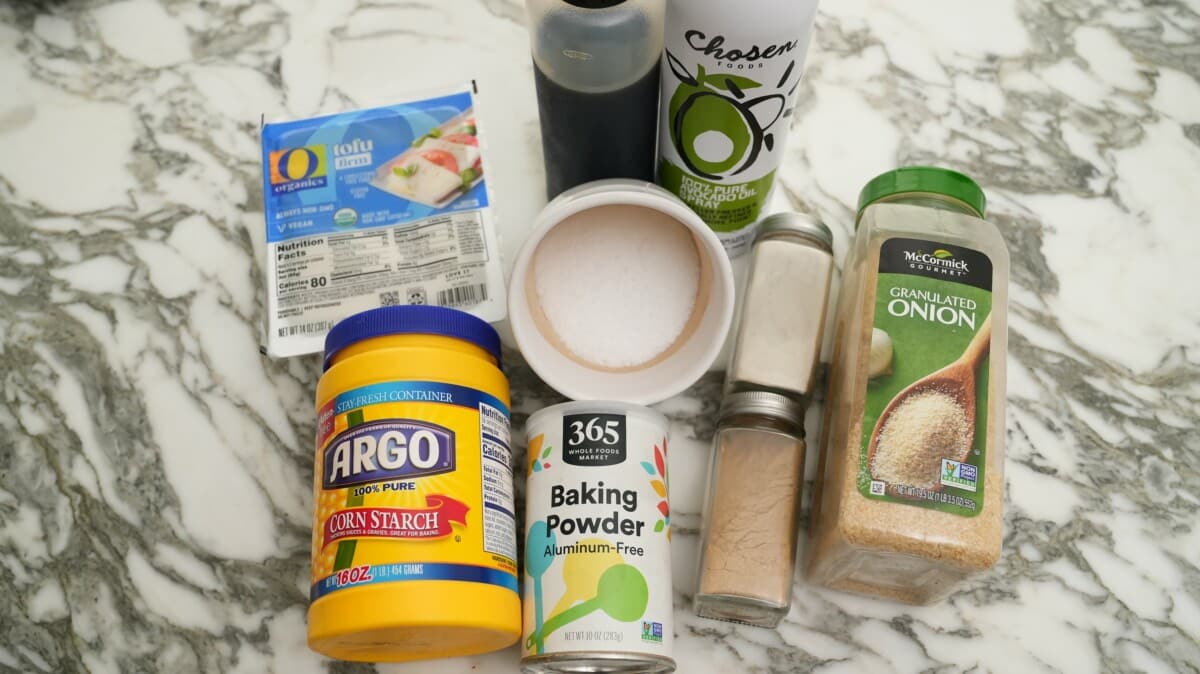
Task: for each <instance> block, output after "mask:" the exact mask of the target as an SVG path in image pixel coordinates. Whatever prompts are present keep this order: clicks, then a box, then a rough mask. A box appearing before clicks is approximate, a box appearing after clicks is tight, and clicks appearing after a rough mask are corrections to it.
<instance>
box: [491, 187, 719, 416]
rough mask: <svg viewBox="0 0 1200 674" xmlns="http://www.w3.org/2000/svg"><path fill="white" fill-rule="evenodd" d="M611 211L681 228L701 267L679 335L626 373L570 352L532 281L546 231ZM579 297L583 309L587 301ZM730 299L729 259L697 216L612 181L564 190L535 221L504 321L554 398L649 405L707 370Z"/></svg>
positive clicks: (650, 191) (650, 192)
mask: <svg viewBox="0 0 1200 674" xmlns="http://www.w3.org/2000/svg"><path fill="white" fill-rule="evenodd" d="M615 205H620V206H634V207H639V208H645V209H649V210H652V211H658V212H659V213H662V214H666V215H668V216H670V218H671V219H672V220H674V221H677V222H678V223H679V224H681V225H683V226H684V227H685V228H686V229H687V230H688V232H689V233H690V234H691V236H692V241H693V242H694V243H695V246H696V253H697V257H698V260H699V264H700V271H699V286H698V292H697V294H696V297H695V304H694V306H693V309H692V314H691V316H690V317H689V318H688V320H687V322H686V325H685V326H684V328H683V330H682V332H681V333H680V335H679V336H678V337H677V338H676V340H675V342H674V343H673V344H672V345H671V346H670V347H669V348H667V349H666V350H665V351H664V352H662V353H661V354H659V355H658V356H655V357H654V358H652V359H651V360H649V361H647V362H645V363H643V364H640V365H633V366H629V367H606V366H603V365H597V364H595V363H589V362H587V361H585V360H583V359H582V358H580V357H578V356H577V355H575V354H574V353H572V352H571V350H570V349H569V348H567V346H566V345H565V344H564V343H563V341H562V339H561V338H559V337H558V335H557V333H556V332H555V330H554V328H553V326H552V325H551V324H550V321H549V319H548V318H547V317H546V314H545V312H544V311H542V309H541V306H540V301H539V299H538V292H537V288H536V282H535V278H534V260H535V259H536V253H537V250H538V246H539V245H540V244H541V242H542V240H543V239H544V238H545V237H546V235H547V233H548V232H550V230H551V229H553V228H554V227H556V226H557V225H558V224H559V223H561V222H563V221H564V220H566V219H567V218H569V217H571V216H573V215H575V214H577V213H581V212H583V211H586V210H589V209H593V208H599V207H602V206H615ZM655 216H656V218H657V219H659V220H660V221H661V218H658V216H657V214H655ZM597 226H603V225H597ZM650 226H653V225H650ZM648 271H650V273H652V270H648ZM581 298H582V299H581V301H582V302H583V303H586V301H587V295H586V294H582V295H581ZM734 299H735V294H734V281H733V271H732V268H731V266H730V263H729V258H728V256H727V255H726V253H725V249H724V248H723V247H722V246H721V242H720V240H718V239H717V236H716V234H714V233H713V231H712V230H711V229H709V227H708V225H706V224H705V223H704V221H703V220H701V219H700V217H699V216H698V215H696V214H695V213H694V212H692V210H691V209H689V208H688V207H687V206H686V205H685V204H684V203H683V202H682V201H680V200H679V199H677V198H676V197H675V196H674V195H672V194H671V193H670V192H667V191H666V190H664V189H662V188H661V187H658V186H657V185H654V184H653V183H647V182H642V181H638V180H626V179H611V180H598V181H595V182H591V183H587V184H584V185H580V186H578V187H575V188H572V189H570V190H567V191H566V192H563V193H562V194H560V195H559V196H558V197H557V198H555V199H554V200H553V201H551V202H550V203H549V204H547V206H546V208H545V209H543V210H542V212H541V213H540V214H538V217H537V219H536V220H535V221H534V225H533V231H532V232H531V233H530V235H529V238H528V240H526V242H525V245H524V246H523V247H522V248H521V252H520V254H519V255H518V256H517V260H516V264H515V265H514V266H513V275H512V282H511V283H510V285H509V293H508V306H509V308H508V314H509V321H510V325H511V326H512V331H513V336H514V338H515V339H516V342H517V346H518V347H519V348H520V349H521V353H522V355H523V356H524V357H525V360H526V362H528V363H529V366H530V367H531V368H533V370H534V372H536V373H537V374H538V376H539V377H541V378H542V380H544V381H545V382H546V383H547V384H549V385H550V386H552V387H553V388H554V389H555V390H557V391H558V392H559V393H561V394H563V395H564V396H567V397H568V398H572V399H575V400H619V401H625V402H630V403H637V404H641V405H649V404H653V403H656V402H661V401H663V400H666V399H667V398H670V397H671V396H674V395H677V394H679V393H681V392H682V391H684V390H685V389H687V388H688V387H689V386H691V385H692V384H694V383H696V381H697V380H699V379H700V377H701V376H703V375H704V373H705V372H707V371H708V368H709V367H710V366H711V365H712V363H713V361H714V360H715V359H716V357H717V355H718V354H719V353H720V352H721V347H722V346H723V344H724V342H725V337H726V335H727V333H728V332H729V324H730V321H731V320H732V319H733V306H734Z"/></svg>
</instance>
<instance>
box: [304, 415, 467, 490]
mask: <svg viewBox="0 0 1200 674" xmlns="http://www.w3.org/2000/svg"><path fill="white" fill-rule="evenodd" d="M454 454H455V453H454V431H452V430H450V429H448V428H443V427H441V426H438V425H435V424H430V423H426V422H423V421H413V420H410V419H390V420H387V421H373V422H370V423H366V424H362V425H361V426H355V427H354V428H351V429H348V430H346V431H344V432H342V433H341V434H340V435H338V436H337V437H335V438H334V439H333V440H332V441H331V442H330V443H329V446H328V447H327V448H326V449H325V456H324V473H323V474H324V475H325V480H324V485H323V486H324V488H325V489H342V488H344V487H349V486H351V485H358V484H369V483H372V482H386V481H390V480H401V479H410V478H415V477H422V476H426V475H437V474H439V473H448V472H451V471H453V470H454V466H455V456H454Z"/></svg>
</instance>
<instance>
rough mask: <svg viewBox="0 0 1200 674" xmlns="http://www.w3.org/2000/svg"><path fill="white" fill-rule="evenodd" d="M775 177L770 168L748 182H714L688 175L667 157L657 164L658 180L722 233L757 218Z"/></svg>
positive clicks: (752, 222) (746, 224)
mask: <svg viewBox="0 0 1200 674" xmlns="http://www.w3.org/2000/svg"><path fill="white" fill-rule="evenodd" d="M774 179H775V171H771V172H769V173H767V175H765V176H763V177H761V178H758V179H757V180H751V181H750V182H745V183H716V182H711V181H708V180H704V179H703V178H697V177H695V176H692V175H689V174H688V173H687V172H686V171H684V170H683V169H681V168H679V167H678V166H676V165H674V164H672V163H671V162H670V161H668V160H666V159H663V160H662V161H661V162H660V163H659V167H658V181H659V183H660V184H661V185H662V186H663V187H665V188H667V189H668V190H670V191H671V192H672V193H674V194H675V195H676V196H678V197H679V198H680V199H682V200H683V202H684V203H685V204H687V205H688V206H689V207H691V209H692V210H693V211H695V212H696V213H697V214H698V215H699V216H700V217H701V218H702V219H703V220H704V221H705V222H706V223H708V226H709V227H712V228H713V230H715V231H717V232H722V233H728V232H736V231H737V230H739V229H742V228H743V227H747V226H749V225H752V224H754V222H755V221H756V220H758V214H759V213H761V212H762V209H763V206H764V205H765V203H766V200H767V194H768V192H770V190H771V182H772V181H773V180H774Z"/></svg>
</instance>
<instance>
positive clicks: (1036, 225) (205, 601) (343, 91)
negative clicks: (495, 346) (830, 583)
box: [0, 0, 1200, 674]
mask: <svg viewBox="0 0 1200 674" xmlns="http://www.w3.org/2000/svg"><path fill="white" fill-rule="evenodd" d="M523 23H524V18H523V9H522V5H521V3H520V2H517V1H515V0H441V1H438V2H433V1H429V0H425V1H419V2H404V3H384V2H373V1H362V0H360V1H356V2H342V1H340V0H272V1H268V0H257V1H256V0H221V1H220V2H195V1H193V0H164V1H163V2H161V3H160V2H153V1H151V0H122V1H119V2H104V1H94V2H82V1H76V0H39V1H33V2H16V3H4V4H3V5H0V91H2V92H3V93H2V94H0V256H2V258H3V260H4V264H3V265H0V438H3V439H2V440H0V598H3V600H4V601H0V671H5V672H7V671H13V672H39V671H43V672H73V671H85V670H87V671H95V672H143V671H170V672H193V671H195V672H222V673H234V672H264V671H274V672H288V673H289V674H290V673H302V672H327V671H336V672H367V671H373V670H374V671H380V672H424V671H441V672H497V673H499V672H515V671H517V658H518V655H517V652H516V650H515V649H509V650H506V651H502V652H499V653H494V654H489V655H486V656H480V657H473V658H461V659H456V660H450V661H443V662H438V663H412V664H408V665H379V666H371V665H355V664H348V663H334V662H330V661H327V660H323V659H321V658H319V657H318V656H316V655H315V654H313V653H311V652H309V651H308V650H307V648H306V647H305V645H304V611H305V603H306V596H307V582H308V581H307V576H308V550H309V547H308V537H309V527H310V517H311V512H310V508H311V495H310V484H311V483H310V480H311V470H312V467H311V454H310V447H309V444H310V442H311V440H310V439H311V437H312V432H313V419H312V416H313V415H312V410H311V396H312V391H313V387H314V385H315V381H316V378H317V376H318V364H317V361H316V359H315V358H312V357H309V358H299V359H293V360H289V361H271V360H269V359H267V358H265V357H263V356H261V355H260V354H259V351H258V344H259V335H260V331H261V325H262V323H263V311H264V298H265V291H264V286H263V282H264V281H263V266H264V260H263V255H264V251H263V223H262V201H261V195H260V193H259V189H260V187H259V185H260V183H259V167H258V161H257V158H258V139H257V129H258V125H259V123H260V121H261V120H262V119H264V118H265V119H286V118H293V117H297V116H309V115H312V114H316V113H318V112H324V111H331V110H337V109H342V108H346V107H352V106H359V105H366V104H370V103H377V102H384V101H387V100H389V97H390V96H395V95H398V94H400V93H402V92H405V91H412V90H421V89H428V88H431V87H436V86H441V85H445V84H447V83H457V82H462V81H465V80H467V79H471V78H474V79H475V80H476V81H477V82H478V83H479V86H480V89H481V91H482V96H483V99H482V101H481V103H480V107H481V111H482V116H483V119H484V122H483V123H484V124H485V125H486V132H487V133H488V134H489V144H490V145H491V149H492V151H493V157H494V159H495V160H496V165H497V167H498V170H497V171H495V173H494V175H493V176H492V177H490V178H489V180H492V181H493V187H494V188H495V190H496V197H497V202H498V207H497V212H498V216H499V219H500V223H501V224H500V227H501V236H502V239H503V246H502V247H503V250H502V253H503V255H504V257H505V258H506V261H508V262H509V263H511V260H512V259H513V258H514V257H515V253H516V251H517V249H518V248H519V246H520V244H521V242H522V238H523V233H524V232H525V231H526V230H527V229H528V227H529V224H530V222H531V221H532V218H533V216H534V214H536V212H537V210H538V209H539V208H540V207H541V205H542V203H543V202H544V199H543V197H542V194H541V185H542V184H543V182H542V175H541V157H540V149H539V143H538V126H537V117H536V106H535V101H534V95H533V83H532V75H531V69H530V64H529V57H528V49H527V35H526V33H525V29H524V27H523ZM817 24H818V25H817V32H816V38H815V41H814V44H813V49H812V52H811V55H810V59H809V68H808V72H807V74H806V76H805V80H804V84H803V86H802V90H801V99H800V104H799V107H798V108H797V111H796V115H795V121H794V125H793V129H792V133H791V136H790V138H789V140H788V152H787V158H786V160H785V163H784V166H783V168H782V170H781V182H780V185H779V189H778V191H777V195H776V201H775V206H776V207H777V208H780V209H783V208H791V209H796V210H802V211H806V212H810V213H813V214H816V215H818V216H819V217H821V218H822V219H823V220H824V221H825V222H826V223H828V224H829V225H830V227H831V228H832V229H833V230H834V232H835V236H836V246H835V249H836V251H835V252H836V253H837V256H838V258H839V260H840V259H841V257H842V256H843V255H844V253H845V250H846V248H847V245H848V242H849V240H850V237H851V236H852V222H853V207H854V203H855V200H856V195H857V191H858V189H859V188H860V187H861V185H862V184H863V183H864V182H865V181H866V180H867V179H869V178H870V177H871V176H873V175H875V174H876V173H879V172H881V171H883V170H886V169H888V168H892V167H894V166H896V165H898V164H913V163H930V164H940V165H945V166H949V167H951V168H956V169H960V170H962V171H964V172H966V173H968V174H970V175H972V176H973V177H975V178H976V179H977V180H978V181H979V182H980V183H981V184H982V185H983V186H984V188H985V189H986V190H987V193H988V196H989V199H990V214H989V219H991V220H992V221H993V222H995V223H996V224H997V225H998V226H999V227H1000V229H1001V230H1002V232H1003V233H1004V236H1005V238H1006V240H1007V242H1008V245H1009V247H1010V250H1011V253H1012V261H1013V267H1012V277H1013V285H1012V289H1011V294H1012V298H1011V318H1010V322H1011V334H1010V358H1009V364H1010V365H1009V370H1008V379H1009V396H1008V404H1009V415H1008V420H1007V421H1008V433H1007V436H1008V461H1007V465H1006V481H1007V499H1006V500H1007V503H1006V505H1007V517H1006V536H1005V542H1004V556H1003V558H1002V560H1001V562H1000V564H999V565H998V568H997V569H996V570H995V571H994V572H993V573H991V574H989V575H986V576H983V577H980V578H978V579H976V580H974V581H972V582H970V583H968V584H967V585H966V586H965V587H964V588H963V589H962V590H961V591H959V592H957V593H955V594H954V595H952V596H951V597H950V598H949V599H948V600H947V601H945V602H943V603H941V604H938V605H936V606H932V607H921V608H913V607H905V606H899V605H895V604H891V603H886V602H881V601H874V600H870V599H864V598H859V597H854V596H849V595H844V594H839V593H834V592H829V591H825V590H819V589H815V588H813V587H811V586H809V585H807V584H806V583H804V582H803V581H802V580H799V579H798V580H797V583H796V586H795V600H794V605H793V609H792V611H791V614H790V615H789V616H788V618H787V619H786V621H785V622H784V624H783V625H782V626H781V627H780V628H779V629H778V630H762V629H755V628H749V627H740V626H734V625H730V624H725V623H718V622H711V621H707V620H702V619H699V618H696V617H694V616H692V615H691V613H690V611H689V610H688V608H687V607H688V603H689V600H690V592H691V585H692V582H693V580H694V573H695V570H694V568H693V566H694V563H695V562H694V559H695V552H696V530H697V528H698V526H699V510H700V506H701V504H700V499H701V493H702V488H701V482H702V481H703V474H704V471H705V465H706V461H707V452H708V442H709V439H710V437H711V434H712V431H713V424H714V421H713V417H714V415H715V410H716V404H717V391H718V388H719V386H720V374H719V373H713V374H710V375H708V376H707V377H706V378H705V379H704V380H702V381H701V382H700V383H698V384H697V385H696V386H695V387H693V388H692V389H691V390H690V391H689V392H687V393H686V394H685V395H682V396H680V397H678V398H676V399H673V400H670V401H667V402H666V403H663V404H662V405H660V408H661V409H662V411H663V412H665V413H666V414H668V415H669V416H670V418H671V420H672V432H673V440H672V445H671V454H670V464H671V465H670V471H671V475H672V484H671V488H672V492H673V493H672V506H673V508H674V510H675V512H674V513H673V520H674V521H675V523H676V527H677V528H676V532H675V533H676V534H677V535H676V536H675V538H674V543H673V550H672V554H673V566H674V572H675V590H676V606H677V610H676V633H677V635H678V637H679V639H678V642H677V653H676V657H677V659H678V662H679V670H680V671H681V672H688V673H690V672H709V671H730V672H735V671H736V672H755V673H766V672H770V673H776V672H779V673H782V672H810V671H815V672H918V671H929V672H934V671H936V672H950V671H975V672H982V671H1004V672H1101V671H1103V672H1118V671H1120V672H1126V671H1128V672H1135V671H1136V672H1153V673H1157V672H1164V673H1165V672H1200V567H1198V564H1200V520H1198V518H1197V510H1198V508H1197V506H1198V502H1200V468H1197V466H1198V465H1200V436H1198V435H1197V434H1196V427H1197V425H1198V422H1200V294H1198V293H1197V292H1196V290H1197V288H1198V287H1200V275H1198V274H1197V271H1196V260H1197V259H1200V230H1197V228H1196V213H1197V212H1200V191H1198V190H1197V185H1198V184H1200V3H1197V2H1196V1H1195V0H1160V1H1158V2H1153V3H1146V2H1137V1H1135V0H1110V1H1101V0H1054V1H1051V0H989V1H988V2H971V3H965V2H956V1H954V0H922V1H921V2H906V3H896V2H886V1H884V0H844V1H841V2H826V3H824V4H823V6H822V10H821V13H820V14H819V16H818V21H817ZM506 358H507V361H508V362H509V363H510V365H509V367H508V370H509V375H510V377H511V379H512V383H513V391H514V394H513V395H514V405H513V407H514V419H513V421H514V430H515V435H514V437H515V438H516V440H517V441H518V443H522V442H523V440H524V436H523V433H522V432H521V430H522V426H523V423H524V420H525V418H526V417H527V416H528V414H529V413H531V412H533V411H535V410H536V409H538V408H540V407H542V406H544V405H546V404H550V403H553V402H557V401H559V400H560V398H559V396H557V394H555V393H554V392H553V391H551V390H549V389H547V388H546V387H545V386H544V385H543V384H541V383H540V382H539V381H538V380H537V378H536V377H535V376H534V375H533V374H532V372H530V371H529V369H528V368H526V367H524V366H523V365H522V364H521V361H520V358H519V355H518V354H516V353H515V352H510V353H508V354H506ZM819 416H820V414H819V410H818V409H816V408H814V409H812V410H810V412H809V428H810V438H811V440H812V442H813V444H814V445H815V444H816V438H817V435H818V432H817V430H816V429H817V426H818V422H819ZM519 458H520V457H518V459H519ZM815 458H816V457H815V451H810V456H809V465H808V473H807V474H808V476H809V479H810V480H811V477H812V474H813V473H814V471H815ZM517 473H518V480H520V477H521V471H517ZM810 484H811V483H809V485H810ZM518 486H519V487H520V486H523V485H521V484H519V485H518ZM806 486H808V485H806ZM806 499H807V495H806ZM806 515H807V509H806Z"/></svg>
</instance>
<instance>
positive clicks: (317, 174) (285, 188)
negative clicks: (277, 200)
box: [267, 145, 328, 195]
mask: <svg viewBox="0 0 1200 674" xmlns="http://www.w3.org/2000/svg"><path fill="white" fill-rule="evenodd" d="M267 162H268V166H269V167H270V180H271V194H275V195H279V194H290V193H292V192H296V191H298V190H309V189H314V188H317V187H325V185H326V184H327V183H328V178H327V177H326V173H327V166H326V161H325V146H324V145H306V146H304V147H293V148H288V149H286V150H276V151H275V152H271V153H270V154H269V155H268V157H267Z"/></svg>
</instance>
